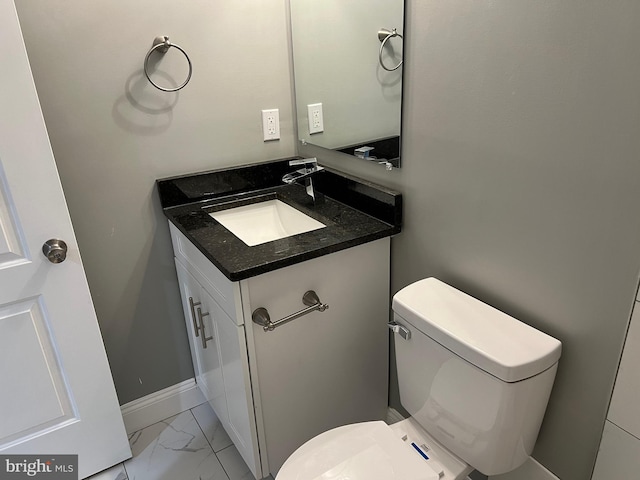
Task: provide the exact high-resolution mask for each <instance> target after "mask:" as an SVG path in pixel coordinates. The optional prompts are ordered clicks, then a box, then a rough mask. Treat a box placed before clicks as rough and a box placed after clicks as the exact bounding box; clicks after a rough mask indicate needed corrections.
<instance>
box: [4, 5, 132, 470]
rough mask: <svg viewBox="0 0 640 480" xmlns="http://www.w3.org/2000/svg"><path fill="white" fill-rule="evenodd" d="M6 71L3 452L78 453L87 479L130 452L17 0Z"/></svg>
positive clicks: (7, 37)
mask: <svg viewBox="0 0 640 480" xmlns="http://www.w3.org/2000/svg"><path fill="white" fill-rule="evenodd" d="M51 41H56V40H55V39H51ZM60 48H65V47H64V45H60ZM0 71H1V72H2V73H1V74H0V455H2V454H36V455H47V454H78V455H79V457H78V460H79V475H80V478H84V477H86V476H88V475H90V474H93V473H95V472H97V471H100V470H102V469H105V468H107V467H109V466H111V465H113V464H115V463H118V462H121V461H122V460H124V459H125V458H128V457H130V456H131V451H130V449H129V444H128V441H127V436H126V433H125V430H124V425H123V421H122V416H121V413H120V408H119V406H118V400H117V397H116V394H115V389H114V386H113V380H112V378H111V372H110V370H109V366H108V363H107V357H106V354H105V351H104V345H103V343H102V337H101V336H100V330H99V328H98V323H97V319H96V316H95V312H94V309H93V304H92V303H91V297H90V294H89V289H88V286H87V282H86V278H85V274H84V270H83V267H82V262H81V260H80V255H79V253H78V247H77V244H76V239H75V236H74V233H73V229H72V226H71V221H70V219H69V214H68V212H67V207H66V203H65V199H64V196H63V193H62V188H61V185H60V180H59V178H58V173H57V170H56V166H55V163H54V159H53V155H52V152H51V147H50V145H49V140H48V137H47V132H46V129H45V125H44V121H43V117H42V113H41V111H40V105H39V103H38V99H37V96H36V91H35V87H34V83H33V79H32V77H31V70H30V68H29V63H28V61H27V54H26V50H25V48H24V44H23V41H22V35H21V32H20V27H19V24H18V17H17V14H16V11H15V7H14V4H13V1H12V0H0ZM52 238H57V239H61V240H64V241H65V242H66V244H67V245H68V254H67V257H66V260H65V261H64V262H62V263H58V264H54V263H52V262H50V261H49V260H48V259H47V258H46V257H45V256H44V254H43V252H42V246H43V244H44V243H45V242H46V241H47V240H49V239H52Z"/></svg>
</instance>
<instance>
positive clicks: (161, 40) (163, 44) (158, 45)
mask: <svg viewBox="0 0 640 480" xmlns="http://www.w3.org/2000/svg"><path fill="white" fill-rule="evenodd" d="M171 47H173V48H177V49H178V50H180V51H181V52H182V54H183V55H184V58H186V59H187V63H188V64H189V74H188V75H187V79H186V80H185V81H184V82H183V83H182V85H180V86H179V87H176V88H164V87H161V86H160V85H157V84H156V83H154V81H153V80H151V76H150V75H149V72H148V70H147V66H148V63H149V57H150V56H151V54H152V53H153V52H155V51H156V50H157V51H158V52H160V53H162V54H165V53H167V51H168V50H169V48H171ZM192 72H193V67H192V65H191V59H190V58H189V55H187V52H185V51H184V50H183V49H182V48H181V47H179V46H178V45H176V44H175V43H171V42H170V41H169V37H167V36H166V35H164V36H161V37H156V38H155V39H154V40H153V47H151V50H149V52H148V53H147V56H146V57H144V74H145V76H146V77H147V80H149V83H151V85H153V86H154V87H156V88H157V89H158V90H162V91H163V92H177V91H178V90H181V89H182V88H184V87H185V85H186V84H187V83H189V80H191V73H192Z"/></svg>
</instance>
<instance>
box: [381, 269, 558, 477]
mask: <svg viewBox="0 0 640 480" xmlns="http://www.w3.org/2000/svg"><path fill="white" fill-rule="evenodd" d="M393 310H394V319H395V321H396V322H397V323H399V324H401V325H403V326H404V327H406V328H407V329H408V330H409V331H410V332H411V333H410V336H408V338H404V337H405V336H407V335H399V334H396V335H394V337H395V351H396V363H397V369H398V382H399V389H400V401H401V403H402V406H403V407H404V408H405V409H406V410H407V411H408V412H409V413H410V414H411V416H412V417H413V418H414V419H415V420H416V421H417V422H418V423H420V425H422V427H423V428H424V429H425V430H426V431H427V433H429V434H430V435H431V436H432V437H434V438H435V439H436V440H437V441H438V442H440V443H441V444H442V445H443V446H445V447H446V448H447V449H448V450H450V451H451V452H452V453H454V454H455V455H456V456H458V457H459V458H461V459H462V460H464V461H465V462H466V463H468V464H469V465H471V466H472V467H473V468H475V469H476V470H478V471H480V472H482V473H484V474H485V475H497V474H501V473H506V472H508V471H511V470H513V469H515V468H517V467H518V466H520V465H521V464H522V463H524V461H525V460H526V459H527V457H528V456H529V455H530V454H531V451H532V450H533V446H534V444H535V442H536V438H537V436H538V431H539V429H540V425H541V423H542V418H543V416H544V412H545V409H546V407H547V402H548V400H549V395H550V394H551V388H552V386H553V381H554V378H555V374H556V369H557V365H558V359H559V358H560V352H561V343H560V342H559V341H558V340H556V339H555V338H553V337H550V336H549V335H546V334H544V333H542V332H540V331H538V330H536V329H534V328H532V327H530V326H528V325H526V324H524V323H522V322H520V321H518V320H516V319H515V318H513V317H511V316H509V315H507V314H505V313H503V312H500V311H499V310H496V309H495V308H493V307H490V306H489V305H487V304H485V303H483V302H481V301H479V300H477V299H475V298H473V297H471V296H469V295H467V294H465V293H462V292H460V291H459V290H456V289H455V288H453V287H451V286H449V285H447V284H445V283H443V282H441V281H440V280H438V279H436V278H427V279H424V280H420V281H418V282H416V283H413V284H411V285H409V286H407V287H405V288H403V289H402V290H400V291H399V292H398V293H396V295H395V296H394V297H393Z"/></svg>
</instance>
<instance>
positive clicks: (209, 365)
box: [176, 260, 228, 428]
mask: <svg viewBox="0 0 640 480" xmlns="http://www.w3.org/2000/svg"><path fill="white" fill-rule="evenodd" d="M176 271H177V273H178V283H179V285H180V295H181V296H182V309H183V311H184V318H185V321H186V324H187V333H188V337H189V346H190V347H191V357H192V358H191V359H192V361H193V370H194V372H195V375H196V382H197V383H198V386H199V387H200V390H201V391H202V394H203V395H204V396H205V398H206V399H207V401H208V402H209V403H210V404H211V407H212V408H213V410H214V411H215V412H216V415H217V416H218V418H220V420H221V421H222V423H223V425H224V426H225V428H226V427H227V426H228V425H227V424H228V422H227V420H226V419H227V401H226V398H225V395H224V379H223V376H222V362H221V359H220V351H219V348H218V346H217V342H216V333H215V322H214V317H215V316H216V311H217V309H218V308H219V307H218V306H217V304H216V302H215V301H214V300H213V299H212V298H211V296H210V295H209V294H208V293H207V292H206V291H205V290H204V289H203V288H202V286H201V285H200V283H198V281H197V280H196V279H195V278H194V277H193V275H191V274H190V273H189V272H188V271H187V269H186V267H185V266H184V265H182V263H181V262H180V261H178V260H176Z"/></svg>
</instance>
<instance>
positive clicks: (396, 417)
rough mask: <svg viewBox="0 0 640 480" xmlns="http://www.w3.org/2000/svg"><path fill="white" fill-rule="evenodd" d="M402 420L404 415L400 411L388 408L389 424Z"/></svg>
mask: <svg viewBox="0 0 640 480" xmlns="http://www.w3.org/2000/svg"><path fill="white" fill-rule="evenodd" d="M401 420H404V417H403V416H402V415H401V414H400V412H398V411H397V410H396V409H395V408H391V407H388V408H387V420H386V422H387V425H392V424H394V423H398V422H399V421H401Z"/></svg>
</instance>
